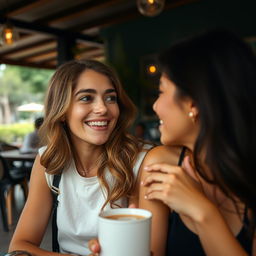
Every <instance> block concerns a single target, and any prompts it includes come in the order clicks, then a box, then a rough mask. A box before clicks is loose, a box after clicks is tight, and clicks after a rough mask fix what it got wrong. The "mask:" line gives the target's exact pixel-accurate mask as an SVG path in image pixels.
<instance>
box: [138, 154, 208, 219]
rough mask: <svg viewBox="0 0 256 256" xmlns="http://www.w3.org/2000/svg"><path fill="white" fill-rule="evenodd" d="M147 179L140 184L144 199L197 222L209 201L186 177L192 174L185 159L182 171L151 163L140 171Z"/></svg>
mask: <svg viewBox="0 0 256 256" xmlns="http://www.w3.org/2000/svg"><path fill="white" fill-rule="evenodd" d="M144 169H145V170H146V172H147V173H148V175H146V178H145V179H144V180H143V181H142V185H143V186H144V187H146V188H147V189H146V193H145V198H146V199H148V200H155V199H156V200H160V201H162V202H163V203H165V204H166V205H168V206H169V207H170V208H171V209H173V210H175V211H176V212H178V213H180V214H184V215H186V216H189V217H191V218H192V219H193V220H194V221H200V218H202V217H203V216H202V215H203V214H204V211H205V209H206V208H207V207H208V206H209V204H211V203H210V201H209V200H208V199H207V198H206V196H205V195H204V193H203V192H202V189H201V186H200V183H199V182H198V181H196V180H195V179H194V178H192V177H191V176H190V175H189V174H188V173H191V172H194V170H193V168H192V166H191V164H190V161H189V157H188V156H186V157H185V159H184V161H183V165H182V167H180V166H177V164H176V165H172V164H169V163H165V162H162V163H155V164H151V165H147V166H145V167H144Z"/></svg>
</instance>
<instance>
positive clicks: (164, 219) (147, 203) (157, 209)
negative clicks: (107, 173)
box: [138, 146, 178, 256]
mask: <svg viewBox="0 0 256 256" xmlns="http://www.w3.org/2000/svg"><path fill="white" fill-rule="evenodd" d="M162 162H165V163H169V164H177V162H178V151H177V148H169V147H164V146H159V147H156V148H154V149H152V150H151V151H150V152H148V154H147V155H146V157H145V159H144V161H143V163H142V165H141V167H140V172H139V179H138V187H139V188H138V190H139V208H143V209H147V210H149V211H151V212H152V215H153V217H152V228H151V251H152V252H153V255H154V256H163V255H165V250H166V248H165V247H166V240H167V232H168V221H169V213H170V209H169V208H168V207H167V206H166V205H165V204H163V203H162V202H160V201H157V200H146V199H145V198H144V196H145V190H146V188H145V187H143V186H140V183H141V181H142V180H144V179H145V177H146V176H147V172H146V171H144V167H145V166H146V165H150V164H153V163H162Z"/></svg>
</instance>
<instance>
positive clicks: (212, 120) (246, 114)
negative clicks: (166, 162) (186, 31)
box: [159, 29, 256, 216]
mask: <svg viewBox="0 0 256 256" xmlns="http://www.w3.org/2000/svg"><path fill="white" fill-rule="evenodd" d="M159 60H160V65H161V66H162V72H164V73H165V74H166V75H167V76H168V77H169V78H170V80H172V81H173V82H174V83H175V84H176V86H177V91H178V93H177V96H178V98H179V97H187V96H188V97H190V98H191V99H192V100H194V102H195V104H196V106H197V107H198V109H199V120H198V121H199V122H200V132H199V136H198V138H197V140H196V144H195V148H194V160H195V164H196V168H197V170H198V171H199V173H200V175H201V176H202V177H203V178H204V179H206V180H207V181H208V182H212V183H214V184H216V185H218V186H219V187H220V188H221V189H222V191H223V192H224V193H225V194H226V195H228V196H230V197H231V198H232V199H233V200H235V198H236V197H237V198H239V199H240V200H241V201H242V202H243V203H245V205H246V206H247V207H248V208H250V209H251V210H252V212H253V213H254V216H255V213H256V180H255V170H256V167H255V163H254V161H255V159H254V158H255V156H256V154H255V150H256V59H255V56H254V53H253V51H252V49H251V48H250V47H249V45H247V44H246V43H245V42H244V41H243V40H241V39H240V38H239V37H237V36H236V35H234V34H233V33H232V32H230V31H226V30H224V29H215V30H212V31H208V32H206V33H203V34H200V35H197V36H195V37H193V38H189V39H187V40H183V41H180V42H179V43H177V44H175V45H173V46H172V47H171V48H169V49H168V50H167V51H166V52H164V53H163V54H162V55H161V56H160V58H159ZM202 151H204V152H205V154H206V155H205V159H204V161H205V163H206V164H207V165H208V167H209V168H210V170H211V172H212V173H211V175H212V177H211V178H210V177H209V176H207V175H206V173H205V172H204V170H203V169H202V168H200V161H201V160H200V159H199V156H201V155H202Z"/></svg>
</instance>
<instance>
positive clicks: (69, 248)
mask: <svg viewBox="0 0 256 256" xmlns="http://www.w3.org/2000/svg"><path fill="white" fill-rule="evenodd" d="M150 147H151V146H149V145H146V146H145V149H149V148H150ZM45 149H46V147H42V148H40V149H39V154H40V155H42V154H43V152H44V150H45ZM146 153H147V152H146V151H143V152H140V153H139V155H138V159H137V161H136V163H135V166H134V168H133V172H134V176H135V177H137V175H138V172H139V168H140V165H141V163H142V161H143V159H144V157H145V155H146ZM45 176H46V180H47V183H48V186H49V187H51V185H52V182H53V175H50V174H48V173H45ZM107 180H108V182H109V184H113V177H112V176H111V174H110V172H107ZM59 190H60V194H59V195H58V201H59V203H58V211H57V226H58V241H59V247H60V252H61V253H67V254H68V253H74V254H78V255H88V254H90V250H89V249H88V241H89V240H90V239H92V238H95V237H97V217H98V215H99V213H100V211H101V207H102V206H103V204H104V203H105V201H106V196H105V195H106V193H105V192H104V191H103V188H102V187H101V186H100V183H99V181H98V178H97V176H96V177H90V178H85V177H82V176H80V175H79V173H78V172H77V169H76V166H75V164H74V161H72V163H71V165H70V166H69V167H68V168H67V169H65V170H63V172H62V176H61V180H60V184H59ZM116 203H117V204H118V205H120V206H122V207H127V206H128V201H127V199H126V198H121V199H119V200H118V201H116ZM107 209H110V205H109V204H108V205H106V206H105V208H104V210H107Z"/></svg>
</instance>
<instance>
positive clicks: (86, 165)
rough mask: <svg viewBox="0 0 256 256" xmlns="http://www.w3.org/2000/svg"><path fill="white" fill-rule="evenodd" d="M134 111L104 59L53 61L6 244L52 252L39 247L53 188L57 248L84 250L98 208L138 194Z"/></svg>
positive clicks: (140, 153)
mask: <svg viewBox="0 0 256 256" xmlns="http://www.w3.org/2000/svg"><path fill="white" fill-rule="evenodd" d="M134 115H135V107H134V105H133V103H132V102H131V100H130V99H129V98H128V96H127V95H126V93H125V92H124V90H123V88H122V87H121V84H120V82H119V80H118V78H117V77H116V75H115V73H114V72H113V71H112V70H111V69H110V68H108V67H107V66H105V65H104V64H102V63H100V62H97V61H91V60H90V61H89V60H88V61H71V62H68V63H66V64H64V65H62V66H60V67H59V68H58V69H57V71H56V72H55V74H54V75H53V77H52V79H51V81H50V83H49V88H48V92H47V97H46V101H45V119H44V122H43V125H42V127H41V128H40V134H41V138H42V141H43V145H45V146H44V147H42V148H40V149H39V156H38V157H37V159H36V161H35V165H34V168H33V170H32V175H31V183H30V193H29V197H28V200H27V203H26V207H25V208H24V211H23V213H22V215H21V218H20V221H19V224H18V226H17V229H16V231H15V234H14V236H13V239H12V241H11V245H10V250H16V249H22V250H27V251H29V252H30V253H32V254H33V255H47V256H49V255H56V254H55V253H50V252H46V251H44V250H42V249H39V246H40V242H41V240H42V237H43V234H44V231H45V228H46V226H47V223H48V221H49V219H50V215H51V209H52V204H53V200H52V195H51V193H52V192H51V190H55V191H57V192H58V198H57V200H58V202H59V204H58V211H57V219H56V220H57V227H58V237H57V239H56V243H55V244H54V248H55V249H56V251H60V252H61V253H63V255H69V254H71V253H72V254H77V255H87V254H89V250H88V248H87V242H88V240H89V239H91V238H92V237H96V236H97V216H98V214H99V212H100V211H101V210H102V209H103V208H105V209H108V208H111V207H127V205H128V204H127V203H128V200H127V199H130V201H134V200H136V196H135V194H134V191H135V181H136V177H137V174H138V172H139V168H140V164H141V162H142V160H143V158H144V156H145V154H146V152H147V149H148V148H149V146H148V145H144V143H143V141H140V140H138V139H136V138H135V137H133V136H132V135H130V134H129V133H128V132H127V129H128V128H129V127H130V125H131V124H132V122H133V119H134ZM57 174H58V175H59V176H58V177H61V179H60V182H59V189H58V188H56V184H55V181H56V177H57ZM60 175H61V176H60ZM38 198H40V200H38ZM42 205H43V207H42Z"/></svg>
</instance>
